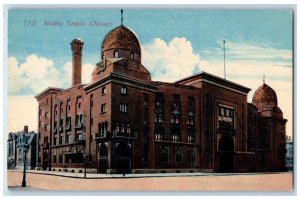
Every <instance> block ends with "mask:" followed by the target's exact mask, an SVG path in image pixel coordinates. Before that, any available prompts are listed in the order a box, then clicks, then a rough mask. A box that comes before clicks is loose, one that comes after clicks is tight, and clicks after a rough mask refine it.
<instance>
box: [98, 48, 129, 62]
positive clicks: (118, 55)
mask: <svg viewBox="0 0 300 200" xmlns="http://www.w3.org/2000/svg"><path fill="white" fill-rule="evenodd" d="M114 57H115V58H119V57H120V54H119V51H118V50H115V51H114ZM103 58H104V54H102V60H103ZM130 59H132V60H134V53H133V52H130Z"/></svg>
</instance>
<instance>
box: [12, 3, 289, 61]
mask: <svg viewBox="0 0 300 200" xmlns="http://www.w3.org/2000/svg"><path fill="white" fill-rule="evenodd" d="M8 19H9V23H8V26H9V27H8V35H9V40H8V55H9V56H17V57H18V58H19V59H20V61H24V60H25V58H26V56H27V55H28V54H31V53H37V52H39V55H40V56H46V57H50V58H52V59H53V60H54V61H56V62H55V63H57V64H58V65H62V64H63V63H64V62H66V61H67V60H69V59H70V58H69V57H70V52H69V51H68V49H69V42H70V41H71V40H72V39H73V38H81V39H83V40H84V41H85V48H84V51H85V53H86V54H87V55H89V56H87V57H85V59H86V60H90V62H92V63H96V62H97V61H98V59H99V57H98V55H99V50H100V44H101V41H102V38H103V37H104V35H105V34H106V33H107V32H108V31H109V30H110V29H112V28H113V27H116V26H118V25H120V11H119V10H76V9H74V10H58V9H53V10H11V11H10V12H9V18H8ZM25 20H36V23H37V25H35V26H33V27H28V26H24V23H25ZM47 20H49V21H59V22H64V23H66V22H67V21H76V22H77V21H83V22H86V23H87V24H88V23H89V22H90V21H93V20H95V21H102V22H111V23H112V26H110V27H92V26H88V25H87V26H84V27H70V26H66V25H64V26H62V27H46V26H43V23H44V21H47ZM124 24H125V25H126V26H128V27H130V28H131V29H132V30H134V31H135V32H136V33H137V35H138V37H139V40H140V42H141V43H142V44H145V43H149V42H151V41H152V40H153V39H154V38H156V37H158V38H161V39H163V40H165V41H170V40H171V39H172V38H174V37H184V38H187V39H188V40H189V41H190V42H191V43H192V44H193V48H194V51H195V52H199V53H202V56H203V57H205V58H206V59H216V58H215V56H214V55H212V54H210V53H206V51H207V50H214V49H218V48H220V45H219V44H220V42H221V41H222V40H223V39H225V40H229V41H235V42H236V43H243V42H247V43H248V44H253V45H256V44H259V45H264V46H267V47H274V48H277V49H286V50H291V49H292V13H291V12H289V11H284V10H135V9H132V10H125V11H124Z"/></svg>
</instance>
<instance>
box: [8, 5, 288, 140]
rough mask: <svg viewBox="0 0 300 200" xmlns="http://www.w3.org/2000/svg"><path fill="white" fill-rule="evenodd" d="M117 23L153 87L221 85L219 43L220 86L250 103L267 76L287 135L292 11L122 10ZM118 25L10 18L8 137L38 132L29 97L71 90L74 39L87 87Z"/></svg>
mask: <svg viewBox="0 0 300 200" xmlns="http://www.w3.org/2000/svg"><path fill="white" fill-rule="evenodd" d="M123 17H124V25H125V26H127V27H129V28H130V29H131V30H133V31H134V32H135V33H136V35H137V37H138V39H139V41H140V43H141V46H142V62H143V65H144V66H145V67H146V68H147V69H148V70H149V71H150V73H151V75H152V79H153V80H159V81H169V82H173V81H176V80H179V79H181V78H184V77H186V76H190V75H193V74H196V73H199V72H201V71H205V72H208V73H211V74H213V75H216V76H219V77H224V70H223V64H224V61H223V40H225V41H226V43H225V45H226V48H225V52H226V78H227V79H228V80H230V81H233V82H236V83H239V84H241V85H244V86H246V87H249V88H251V89H252V90H251V91H250V92H249V95H248V102H251V100H252V96H253V93H254V92H255V90H256V89H257V88H258V87H259V86H260V85H262V83H263V75H265V77H266V78H265V82H266V83H267V84H268V85H269V86H271V87H272V88H273V89H274V90H275V91H276V93H277V97H278V104H279V107H280V108H281V109H282V111H283V114H284V117H285V118H286V119H288V122H287V134H288V135H292V103H293V102H292V98H293V97H292V85H293V28H292V24H293V13H292V12H291V11H289V10H275V9H274V10H253V9H252V10H245V9H243V10H212V9H210V10H204V9H185V10H183V9H173V10H168V9H160V10H154V9H153V10H145V9H144V10H143V9H125V10H124V12H123ZM120 23H121V17H120V10H99V9H98V10H97V9H81V10H80V9H70V10H67V9H45V10H42V9H32V10H30V9H26V10H24V9H23V10H22V9H11V10H9V13H8V38H7V41H8V49H7V54H8V59H7V73H8V80H7V82H8V86H7V94H8V127H7V128H8V131H7V132H11V131H19V130H22V129H23V126H24V125H29V129H30V130H35V131H36V130H37V110H38V109H37V102H36V100H35V98H34V96H35V95H36V94H38V93H39V92H41V91H42V90H44V89H45V88H47V87H48V86H54V87H61V88H68V87H70V86H71V61H72V57H71V56H72V55H71V49H70V42H71V41H72V40H73V39H74V38H80V39H82V40H83V41H84V48H83V66H82V74H83V83H89V82H90V79H91V73H92V70H93V69H94V66H95V64H96V63H97V62H98V61H99V60H100V51H101V49H100V48H101V43H102V40H103V38H104V36H105V35H106V33H107V32H109V31H110V30H111V29H113V28H115V27H117V26H119V25H120ZM50 24H52V25H50ZM16 122H17V123H16Z"/></svg>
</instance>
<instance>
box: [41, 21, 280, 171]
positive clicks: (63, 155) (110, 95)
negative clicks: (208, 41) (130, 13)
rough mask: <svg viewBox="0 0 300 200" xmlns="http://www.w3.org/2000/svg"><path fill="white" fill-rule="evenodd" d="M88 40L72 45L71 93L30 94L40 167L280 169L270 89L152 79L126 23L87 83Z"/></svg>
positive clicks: (206, 78)
mask: <svg viewBox="0 0 300 200" xmlns="http://www.w3.org/2000/svg"><path fill="white" fill-rule="evenodd" d="M83 47H84V42H83V41H82V40H80V39H74V40H73V41H72V42H71V50H72V54H73V62H72V63H73V65H72V87H71V88H68V89H62V88H53V87H49V88H47V89H45V90H44V91H42V92H41V93H40V94H38V95H36V99H37V101H38V104H39V112H38V113H39V114H38V124H39V125H38V133H39V135H40V137H39V146H38V163H37V169H43V170H51V171H73V172H82V171H83V170H84V168H85V167H86V168H87V171H88V172H94V173H145V172H196V171H203V172H248V171H281V170H284V161H285V154H284V149H285V123H286V120H285V119H284V118H283V116H282V112H281V110H280V108H279V107H278V105H277V97H276V93H275V91H274V90H273V89H272V88H271V87H269V86H268V85H267V84H265V83H263V85H262V86H261V87H260V88H258V90H257V91H256V92H255V94H254V97H253V101H252V103H247V95H248V92H249V91H250V89H249V88H247V87H245V86H242V85H239V84H237V83H234V82H231V81H228V80H225V79H223V78H220V77H217V76H214V75H212V74H208V73H206V72H201V73H199V74H196V75H193V76H191V77H187V78H184V79H182V80H178V81H176V82H173V83H167V82H156V81H152V80H151V75H150V73H149V71H148V70H147V68H146V67H145V66H144V65H143V64H142V63H141V60H142V52H141V46H140V43H139V41H138V38H137V36H136V35H135V34H134V32H133V31H131V30H130V29H129V28H128V27H125V26H123V25H121V26H118V27H116V28H115V29H113V30H111V31H110V32H109V33H108V34H107V35H106V36H105V37H104V39H103V42H102V45H101V51H100V53H99V54H100V61H99V62H98V63H97V64H96V66H95V69H94V71H93V73H92V81H91V83H89V84H81V71H82V70H84V69H82V67H81V60H82V50H83Z"/></svg>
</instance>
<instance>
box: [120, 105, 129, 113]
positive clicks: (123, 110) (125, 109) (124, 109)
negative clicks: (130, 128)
mask: <svg viewBox="0 0 300 200" xmlns="http://www.w3.org/2000/svg"><path fill="white" fill-rule="evenodd" d="M120 112H123V113H127V112H128V108H127V104H124V103H121V104H120Z"/></svg>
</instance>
